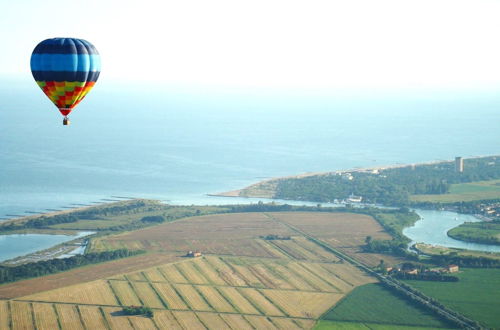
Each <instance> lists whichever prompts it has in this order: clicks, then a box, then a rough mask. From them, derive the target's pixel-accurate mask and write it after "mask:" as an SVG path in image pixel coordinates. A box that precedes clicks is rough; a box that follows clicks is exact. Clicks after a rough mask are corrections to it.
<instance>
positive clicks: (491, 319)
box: [405, 268, 500, 329]
mask: <svg viewBox="0 0 500 330" xmlns="http://www.w3.org/2000/svg"><path fill="white" fill-rule="evenodd" d="M454 275H455V274H454ZM456 276H458V277H459V278H460V281H458V282H447V283H444V282H425V281H405V282H407V283H408V284H410V285H412V286H414V287H415V288H417V289H418V290H421V291H422V292H424V293H425V294H426V295H428V296H430V297H433V298H435V299H438V300H439V301H440V302H441V303H442V304H444V305H446V306H448V307H450V308H451V309H453V310H456V311H457V312H460V313H462V314H463V315H465V316H467V317H469V318H472V319H474V320H476V321H478V322H480V323H481V324H483V325H484V326H487V327H489V328H496V329H498V328H500V313H499V311H500V299H499V292H500V269H498V268H496V269H464V270H463V271H461V272H459V273H457V274H456Z"/></svg>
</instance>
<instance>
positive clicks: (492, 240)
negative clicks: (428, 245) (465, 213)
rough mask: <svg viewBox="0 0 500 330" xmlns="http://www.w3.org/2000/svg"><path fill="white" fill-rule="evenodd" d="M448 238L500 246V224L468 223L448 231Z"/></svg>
mask: <svg viewBox="0 0 500 330" xmlns="http://www.w3.org/2000/svg"><path fill="white" fill-rule="evenodd" d="M448 236H451V237H453V238H455V239H459V240H462V241H467V242H478V243H485V244H498V245H500V222H466V223H463V224H461V225H460V226H458V227H455V228H453V229H451V230H450V231H448Z"/></svg>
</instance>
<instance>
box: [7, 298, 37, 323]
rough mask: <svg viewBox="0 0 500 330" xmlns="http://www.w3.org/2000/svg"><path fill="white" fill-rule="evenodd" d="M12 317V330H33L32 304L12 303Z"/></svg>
mask: <svg viewBox="0 0 500 330" xmlns="http://www.w3.org/2000/svg"><path fill="white" fill-rule="evenodd" d="M10 310H11V312H10V316H11V319H12V328H14V329H31V328H33V318H32V317H31V304H30V303H25V302H19V301H12V302H11V303H10Z"/></svg>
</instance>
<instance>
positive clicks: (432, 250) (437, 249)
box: [415, 243, 500, 259]
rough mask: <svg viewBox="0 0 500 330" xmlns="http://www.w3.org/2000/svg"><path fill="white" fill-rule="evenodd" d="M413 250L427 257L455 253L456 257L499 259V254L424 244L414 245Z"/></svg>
mask: <svg viewBox="0 0 500 330" xmlns="http://www.w3.org/2000/svg"><path fill="white" fill-rule="evenodd" d="M415 248H416V249H417V250H419V251H420V252H422V253H423V254H427V255H441V254H444V255H448V254H450V253H452V252H455V253H456V254H457V255H458V256H473V257H477V258H479V257H485V258H490V259H500V253H495V252H486V251H474V250H465V249H457V248H449V247H444V246H436V245H431V244H425V243H417V244H415Z"/></svg>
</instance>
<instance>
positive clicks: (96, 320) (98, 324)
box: [78, 305, 106, 329]
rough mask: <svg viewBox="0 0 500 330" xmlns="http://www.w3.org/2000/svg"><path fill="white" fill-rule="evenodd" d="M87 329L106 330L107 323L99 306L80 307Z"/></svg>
mask: <svg viewBox="0 0 500 330" xmlns="http://www.w3.org/2000/svg"><path fill="white" fill-rule="evenodd" d="M78 309H79V310H80V315H81V317H82V320H83V323H84V324H85V328H87V329H106V321H105V320H104V318H103V317H102V313H101V311H100V307H97V306H82V305H80V306H78Z"/></svg>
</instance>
